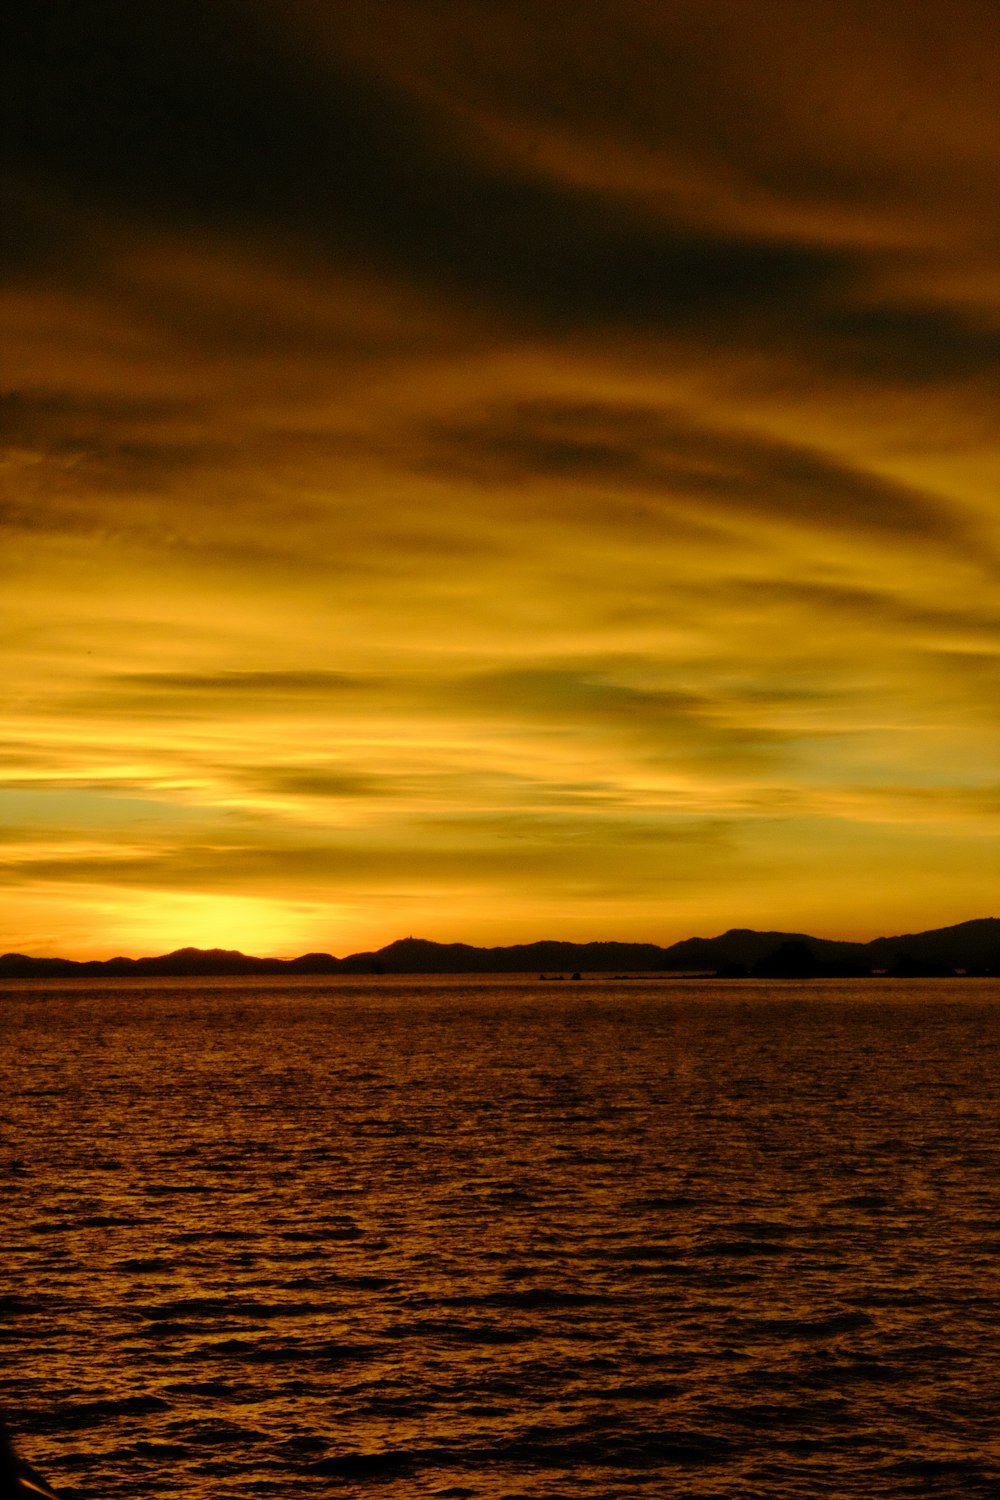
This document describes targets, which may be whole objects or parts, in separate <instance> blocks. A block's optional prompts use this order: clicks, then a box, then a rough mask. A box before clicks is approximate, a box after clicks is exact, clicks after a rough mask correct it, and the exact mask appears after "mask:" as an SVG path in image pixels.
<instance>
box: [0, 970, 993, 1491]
mask: <svg viewBox="0 0 1000 1500" xmlns="http://www.w3.org/2000/svg"><path fill="white" fill-rule="evenodd" d="M0 1072H2V1078H0V1085H2V1092H0V1190H2V1200H0V1216H2V1251H3V1254H2V1258H0V1318H2V1324H0V1340H2V1350H0V1352H2V1360H0V1404H2V1405H3V1407H4V1408H5V1409H6V1411H7V1413H8V1417H9V1420H10V1424H11V1426H12V1428H13V1430H14V1432H15V1434H16V1435H17V1437H18V1442H19V1446H20V1448H21V1450H22V1452H23V1453H24V1455H25V1456H26V1457H27V1458H29V1459H30V1460H31V1461H32V1462H33V1463H34V1464H35V1465H36V1466H37V1467H39V1468H40V1469H41V1470H42V1472H43V1473H44V1474H46V1476H47V1477H48V1478H49V1479H50V1480H51V1481H52V1482H53V1483H55V1484H56V1486H57V1487H59V1488H60V1489H61V1490H62V1492H63V1493H64V1494H65V1495H66V1496H68V1497H74V1496H75V1497H93V1500H98V1497H100V1500H110V1497H117V1496H148V1497H155V1500H172V1497H181V1496H183V1497H185V1500H194V1497H198V1500H202V1497H209V1496H211V1497H252V1496H264V1497H266V1496H278V1497H289V1500H291V1497H301V1496H303V1495H317V1496H324V1495H331V1496H343V1497H355V1496H356V1497H361V1496H364V1497H366V1500H368V1497H373V1496H374V1497H377V1500H419V1497H431V1496H434V1497H438V1500H445V1497H447V1500H466V1497H468V1500H611V1497H637V1500H643V1497H648V1500H658V1497H661V1496H662V1497H668V1496H669V1497H671V1500H673V1497H686V1496H698V1497H709V1496H711V1497H718V1500H749V1497H755V1500H777V1497H796V1500H807V1497H808V1500H812V1497H819V1496H835V1497H854V1496H860V1497H866V1500H867V1497H875V1496H928V1495H936V1496H946V1497H949V1500H956V1497H964V1496H990V1497H996V1496H997V1495H1000V984H998V983H997V982H996V981H989V980H982V981H972V980H969V981H966V980H954V981H925V982H920V981H918V982H914V981H868V982H851V983H835V982H811V983H794V982H784V983H781V984H766V983H759V982H758V983H753V982H730V983H727V984H724V985H723V984H719V983H716V982H714V981H685V982H680V981H676V980H669V979H663V978H660V979H650V980H629V981H619V980H613V979H610V978H602V979H594V980H584V981H583V982H579V983H574V982H571V981H566V982H564V983H561V984H559V983H551V982H549V983H544V984H543V983H539V982H538V981H537V979H535V978H533V977H532V978H523V979H522V978H517V977H515V978H510V977H505V978H498V979H492V980H491V979H485V980H484V979H482V978H480V977H478V976H477V977H476V978H474V979H466V978H456V979H448V980H438V979H428V978H419V979H404V980H400V979H388V978H381V979H379V978H372V979H362V980H358V979H350V980H344V979H339V980H338V979H331V980H321V981H317V980H306V979H301V980H298V981H297V982H294V983H289V982H288V981H286V980H284V979H267V980H256V979H255V980H251V981H248V980H245V979H231V980H213V981H196V982H192V981H190V980H147V981H145V982H141V983H135V982H129V981H111V982H108V981H104V982H103V983H101V984H92V983H89V982H86V981H74V982H72V983H60V982H56V981H49V982H35V983H20V984H16V983H15V984H7V985H4V986H2V987H0Z"/></svg>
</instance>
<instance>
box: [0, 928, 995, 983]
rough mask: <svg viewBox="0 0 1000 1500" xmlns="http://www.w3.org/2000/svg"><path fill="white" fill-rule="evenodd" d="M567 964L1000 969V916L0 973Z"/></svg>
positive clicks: (509, 970) (907, 974) (526, 969)
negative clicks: (889, 926)
mask: <svg viewBox="0 0 1000 1500" xmlns="http://www.w3.org/2000/svg"><path fill="white" fill-rule="evenodd" d="M562 971H566V972H572V973H573V974H574V976H575V975H578V974H590V975H596V976H602V975H603V976H607V977H614V978H619V979H621V978H627V977H630V976H633V975H636V974H661V975H664V976H670V975H673V976H675V977H679V976H681V975H705V976H711V977H715V978H722V979H737V978H759V979H814V978H864V977H867V976H872V975H888V976H890V977H900V978H916V977H939V976H940V977H945V976H948V975H968V976H971V975H980V976H996V975H1000V918H997V917H981V918H978V919H976V920H973V921H969V922H959V923H958V924H956V925H955V926H952V927H937V928H933V929H931V930H929V931H927V932H918V933H907V934H904V935H902V936H899V937H880V938H874V939H872V941H871V942H868V943H853V942H841V941H838V940H836V939H832V938H816V937H809V936H808V935H807V934H805V933H798V932H756V931H754V930H752V929H750V928H744V927H736V928H730V930H729V931H728V932H724V933H722V934H720V935H719V936H718V937H714V938H702V937H691V938H684V939H682V940H681V941H680V942H677V943H673V944H672V945H671V946H670V947H667V948H661V947H659V946H658V945H657V944H655V943H623V942H591V943H567V942H553V941H548V942H546V941H542V942H534V943H514V944H512V945H510V946H507V947H497V948H478V947H474V946H472V945H471V944H469V943H436V942H431V941H429V940H428V939H426V938H416V937H406V938H400V939H397V941H395V942H392V943H389V944H387V945H386V946H385V947H383V948H378V949H376V950H374V951H371V952H363V953H350V954H348V955H346V956H345V957H343V958H336V957H334V955H333V954H331V953H303V954H301V955H300V956H299V957H297V958H258V957H255V956H254V955H252V954H246V953H240V952H237V951H236V950H233V949H226V948H208V949H205V948H178V949H176V950H175V951H174V952H172V953H163V954H159V955H156V956H152V957H146V958H125V957H116V958H107V959H82V960H79V959H71V958H43V957H32V956H30V955H27V954H23V953H4V954H3V955H0V979H62V978H67V979H69V978H74V977H78V978H86V977H88V976H91V975H93V976H106V977H109V978H115V977H120V978H127V977H139V976H144V975H145V976H149V977H153V978H155V977H164V978H166V977H170V976H176V977H188V976H189V977H198V976H204V977H209V976H214V975H218V976H225V975H234V976H235V975H241V974H315V975H322V974H345V975H350V974H389V975H391V974H530V973H536V972H537V973H541V974H545V975H549V976H552V975H554V974H555V973H561V972H562Z"/></svg>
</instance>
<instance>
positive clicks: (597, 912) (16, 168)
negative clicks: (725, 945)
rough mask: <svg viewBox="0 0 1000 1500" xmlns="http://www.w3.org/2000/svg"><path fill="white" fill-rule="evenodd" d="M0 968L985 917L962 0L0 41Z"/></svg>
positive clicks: (33, 24)
mask: <svg viewBox="0 0 1000 1500" xmlns="http://www.w3.org/2000/svg"><path fill="white" fill-rule="evenodd" d="M3 50H4V54H5V56H4V61H3V64H2V67H3V73H4V77H3V80H2V82H3V86H2V89H0V99H2V105H0V107H2V110H3V115H4V119H3V126H2V130H3V140H4V143H5V147H6V148H7V151H8V154H9V157H10V170H9V174H8V178H7V181H8V196H7V200H6V206H5V209H4V219H5V222H6V224H7V225H8V226H13V234H10V235H8V236H7V237H6V238H5V242H4V249H3V252H2V253H3V256H4V257H5V260H6V265H5V267H4V275H3V278H2V292H0V299H2V309H3V320H2V329H0V348H2V350H3V354H2V368H3V377H2V379H3V394H2V413H3V432H4V474H3V491H2V498H0V527H2V541H0V546H2V550H0V560H2V577H3V584H2V598H0V602H2V631H3V643H4V667H5V670H4V685H5V694H4V697H5V701H6V712H5V714H4V721H3V732H2V744H0V778H2V780H0V837H2V840H3V871H4V883H5V890H4V894H3V902H2V910H3V923H2V929H0V951H3V950H4V949H9V950H17V951H21V952H26V953H50V952H59V953H63V954H66V955H69V956H75V957H87V956H107V955H110V954H113V953H132V954H140V953H157V952H163V951H166V950H167V949H170V948H174V947H177V946H179V945H181V944H184V943H193V944H196V945H198V946H202V947H207V946H213V945H219V946H222V947H238V948H242V949H244V950H245V951H248V952H255V953H264V952H268V953H277V954H285V955H291V954H295V953H300V952H303V951H307V950H310V949H325V950H328V951H331V952H334V953H346V952H350V951H352V950H357V949H360V948H366V947H372V946H377V945H379V944H382V943H384V942H387V941H389V940H391V939H393V938H395V937H400V936H406V935H407V934H409V933H414V934H416V935H418V936H422V937H428V938H434V939H437V940H441V941H447V940H464V941H468V942H476V943H504V942H514V941H531V940H533V939H536V938H549V937H551V938H568V939H581V940H582V939H589V938H619V939H627V940H630V939H636V940H640V939H641V940H648V941H655V942H661V943H669V942H672V941H674V940H676V939H678V938H681V937H686V936H688V935H690V934H692V933H701V934H703V935H709V934H711V933H714V932H718V931H720V930H722V929H724V928H727V927H731V926H752V927H768V928H783V929H786V930H804V931H808V932H813V933H817V934H822V935H826V936H836V937H851V938H868V937H873V936H876V935H878V934H880V933H895V932H903V931H914V930H919V929H921V928H924V927H928V926H940V925H944V924H946V923H950V922H956V921H961V920H964V919H966V918H971V917H981V916H988V915H996V914H998V913H1000V899H998V898H1000V587H998V584H1000V567H998V559H1000V458H998V455H1000V441H998V435H1000V413H998V395H1000V253H998V250H1000V191H998V167H1000V104H998V100H1000V12H998V9H997V6H996V4H995V0H885V3H880V4H878V5H873V4H872V3H871V0H808V3H800V4H797V3H790V0H649V3H642V0H614V3H611V0H574V3H572V4H568V3H567V4H564V3H562V0H552V3H541V4H540V3H539V0H454V3H447V0H366V3H364V4H359V3H353V0H351V3H348V0H142V3H137V0H129V3H125V0H46V3H44V4H40V3H38V0H18V3H17V4H15V6H14V20H13V22H12V23H7V24H6V25H5V40H4V49H3Z"/></svg>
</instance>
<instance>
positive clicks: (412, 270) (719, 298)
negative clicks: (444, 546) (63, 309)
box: [3, 0, 843, 327]
mask: <svg viewBox="0 0 1000 1500" xmlns="http://www.w3.org/2000/svg"><path fill="white" fill-rule="evenodd" d="M8 67H9V69H10V72H9V75H8V77H7V79H6V87H5V89H4V97H5V98H6V99H7V101H8V102H7V111H6V113H7V118H6V119H5V120H4V121H3V128H4V132H5V136H6V138H7V141H8V143H9V149H10V150H11V151H12V153H13V156H14V160H15V164H16V167H17V169H18V171H19V172H20V174H22V175H24V176H27V177H28V178H29V179H36V178H40V179H41V180H42V181H45V182H49V183H51V184H53V185H54V186H56V187H58V188H59V189H60V190H61V191H63V192H72V194H73V195H79V194H81V193H87V194H89V195H90V196H91V200H92V202H93V203H95V204H103V205H104V208H105V210H106V211H107V212H112V211H114V210H115V209H119V210H120V209H122V208H124V209H125V210H126V212H127V213H128V214H129V215H133V216H134V215H139V216H145V217H146V218H147V219H150V220H152V221H153V222H159V221H162V222H164V223H167V224H170V225H174V226H176V224H177V223H178V218H179V219H180V222H184V221H187V223H188V224H189V225H190V226H191V227H194V226H196V225H202V226H215V227H217V228H220V229H225V230H227V231H229V232H231V233H238V234H241V235H246V234H253V233H269V234H271V235H272V236H273V235H276V234H280V235H298V236H302V235H306V236H310V237H313V238H315V239H317V240H318V241H319V242H321V243H322V244H324V245H325V246H326V247H327V248H328V250H329V251H331V252H332V253H333V254H334V255H335V256H336V257H338V258H340V259H344V260H346V261H348V262H355V263H357V262H359V261H363V262H367V263H369V264H372V263H374V264H381V265H382V266H383V268H385V269H387V270H389V269H393V270H395V271H396V272H397V273H403V274H405V275H407V276H416V277H418V278H420V279H421V280H423V281H425V282H427V283H429V284H431V285H434V286H437V287H438V288H444V287H448V288H450V289H451V291H452V292H454V293H458V294H461V295H469V294H472V295H474V296H475V297H477V298H480V299H485V301H486V302H487V303H494V304H497V305H499V306H502V307H504V308H506V309H508V310H515V309H516V310H519V311H520V312H521V313H522V314H523V315H525V316H527V317H530V318H532V319H536V318H541V319H542V320H543V321H544V322H545V323H547V324H550V325H552V326H562V325H565V324H567V323H569V324H578V323H579V322H580V320H583V321H585V322H586V321H595V322H604V321H610V322H618V321H624V322H630V321H632V320H634V319H636V318H641V319H643V320H644V321H646V322H647V323H652V324H655V325H662V326H667V327H673V326H676V325H678V324H683V325H685V326H690V325H691V324H692V322H693V321H694V320H698V321H699V322H701V321H704V320H705V319H710V320H713V321H715V320H717V319H718V318H720V317H722V316H728V317H733V316H746V317H748V318H749V319H750V320H751V321H752V322H753V323H754V324H756V323H757V322H758V321H759V318H760V313H761V310H762V309H763V308H766V307H774V306H779V305H780V306H782V307H784V308H785V309H786V310H787V309H789V308H790V307H792V306H793V305H795V304H798V303H800V302H802V300H803V299H806V300H811V299H813V298H815V297H816V296H817V294H818V292H819V290H820V289H821V288H823V287H825V286H827V284H828V283H829V282H830V281H831V278H833V279H836V278H838V277H839V276H840V275H841V274H842V270H843V267H842V265H841V261H840V257H838V256H835V255H831V254H830V253H829V252H827V251H826V250H823V249H820V248H810V247H801V246H797V247H790V246H782V245H780V244H776V243H775V242H773V240H771V239H769V238H767V237H764V236H761V237H760V238H758V239H752V238H744V239H743V240H739V239H736V238H733V237H731V236H719V235H714V234H711V233H707V232H704V231H701V232H699V231H696V230H692V229H684V228H682V227H681V226H674V227H670V226H664V225H662V224H660V223H658V222H657V220H656V219H655V217H649V216H648V215H644V214H642V213H637V212H636V210H635V209H634V208H633V207H630V206H629V205H627V204H613V203H609V202H608V201H607V200H605V199H603V198H601V197H598V196H595V195H593V194H589V193H586V192H582V191H574V190H573V189H572V188H570V187H565V186H563V187H560V186H559V185H557V184H554V183H540V182H535V181H532V180H530V179H529V178H527V177H523V176H519V175H518V174H517V173H516V171H512V170H511V167H510V165H509V164H508V165H507V166H506V167H504V168H501V167H500V166H499V165H497V166H493V165H491V163H490V162H489V160H488V159H487V158H485V157H479V158H477V157H475V156H474V155H470V154H469V152H468V149H467V148H463V146H462V144H461V143H460V142H459V141H458V140H456V139H453V138H449V137H448V135H447V133H446V132H445V131H443V130H442V128H441V126H440V125H439V124H436V123H435V122H434V121H433V119H431V118H430V117H429V116H428V115H427V113H426V111H421V110H420V109H418V108H417V107H416V106H415V105H414V103H413V102H411V101H410V100H409V99H408V98H407V97H406V96H405V95H403V94H402V93H400V92H399V91H398V90H394V89H392V88H390V87H388V86H387V85H385V84H384V83H381V82H380V81H379V80H378V79H377V78H375V77H374V76H372V75H371V74H369V75H368V76H359V75H358V73H357V71H356V70H352V68H351V67H350V66H349V65H348V64H347V63H346V62H341V63H340V65H339V66H338V64H337V63H336V61H335V60H331V61H330V63H329V66H328V68H327V70H326V71H325V73H323V74H322V75H320V76H316V75H315V74H314V73H313V72H312V71H311V70H309V69H308V68H306V67H304V66H302V65H301V64H299V65H295V64H293V63H292V62H291V61H290V58H289V54H288V51H287V49H283V48H281V47H276V46H275V45H274V42H273V38H272V37H271V36H270V35H269V34H267V33H266V32H264V33H262V32H261V31H260V29H259V27H258V26H257V24H256V23H255V19H254V13H253V11H252V10H247V9H246V8H245V7H230V6H228V5H226V4H221V3H219V0H216V3H214V4H213V3H205V0H201V3H198V4H193V3H182V4H171V5H169V6H167V5H163V4H151V5H145V6H133V5H126V4H124V3H120V0H103V3H97V4H93V5H88V6H80V5H79V4H77V3H71V0H54V3H53V5H52V6H51V7H44V8H40V7H32V6H27V5H21V6H19V7H17V10H16V24H14V25H13V26H12V27H10V28H9V43H8Z"/></svg>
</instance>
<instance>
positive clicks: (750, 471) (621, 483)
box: [418, 401, 972, 544]
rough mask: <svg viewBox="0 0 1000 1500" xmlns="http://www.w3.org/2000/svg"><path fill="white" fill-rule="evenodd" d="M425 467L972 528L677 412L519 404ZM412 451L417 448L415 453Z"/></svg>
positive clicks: (769, 510)
mask: <svg viewBox="0 0 1000 1500" xmlns="http://www.w3.org/2000/svg"><path fill="white" fill-rule="evenodd" d="M429 437H430V452H429V454H428V455H427V456H426V457H424V458H422V459H421V462H423V463H426V464H428V465H429V466H431V467H432V468H434V469H435V470H436V471H437V472H440V473H442V474H447V473H449V472H451V473H457V474H462V473H468V474H471V475H474V476H475V477H476V478H477V479H478V480H480V481H486V482H490V481H492V482H497V481H503V482H507V483H510V482H512V481H517V482H521V483H523V482H524V481H546V480H553V481H557V482H559V483H562V484H582V485H587V486H589V487H591V488H594V487H601V488H606V489H610V490H613V491H614V492H615V494H616V495H620V494H621V493H622V492H623V491H624V492H631V493H632V494H639V495H641V496H644V497H650V496H653V497H656V498H658V499H660V500H662V502H663V503H664V505H666V506H667V507H668V508H669V507H670V506H671V505H675V506H677V505H694V506H696V507H697V508H698V509H699V510H700V511H702V512H703V513H705V514H707V515H711V514H712V513H713V512H714V513H721V514H726V513H732V514H744V515H746V516H749V517H753V516H755V515H756V516H758V517H760V519H761V520H765V519H767V518H774V519H781V520H786V521H793V522H798V523H800V524H802V525H807V526H821V527H831V528H834V529H836V530H844V531H847V532H851V531H855V532H862V533H876V534H877V533H883V534H895V535H897V536H905V537H924V538H926V539H931V540H934V541H938V542H940V541H943V540H946V539H947V540H951V541H955V542H963V541H964V542H966V543H967V544H968V543H969V542H970V541H971V540H972V538H971V536H970V535H969V526H970V523H969V521H968V519H967V518H966V517H964V516H962V515H961V514H960V513H959V512H958V511H957V509H956V510H955V511H953V512H951V513H949V512H948V511H947V510H946V509H945V507H944V506H943V505H942V503H941V500H940V497H939V496H936V495H932V494H930V493H926V494H925V493H922V492H921V491H919V490H917V489H915V488H912V487H907V486H906V485H903V484H900V483H895V482H893V481H891V480H889V479H885V478H882V477H880V476H878V475H876V474H873V473H870V472H865V471H863V470H860V469H856V468H852V467H850V466H849V465H848V464H846V463H844V462H843V461H840V460H838V459H837V458H836V457H833V456H828V455H826V454H823V453H821V452H819V451H817V450H815V449H811V448H807V447H804V446H802V447H800V446H796V445H794V444H791V443H782V442H780V441H778V440H775V439H769V438H767V437H763V436H755V435H752V434H750V433H746V432H739V431H733V430H729V431H724V430H718V429H715V430H710V429H706V428H704V427H699V426H698V425H697V424H696V423H694V422H692V421H691V419H690V418H689V417H687V416H685V415H683V414H681V413H672V412H670V411H663V410H657V409H655V408H643V407H629V406H613V405H604V404H600V405H599V404H595V403H582V404H580V405H578V406H574V405H566V404H562V403H558V402H552V403H549V402H541V401H532V402H517V403H512V404H511V405H508V406H504V407H494V408H492V409H490V410H488V411H485V412H483V413H481V414H480V415H479V417H478V419H472V420H465V421H463V422H459V423H455V424H453V425H451V426H442V427H441V428H439V429H438V430H437V431H435V430H433V429H432V430H431V432H430V434H429ZM418 451H419V450H418Z"/></svg>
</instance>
